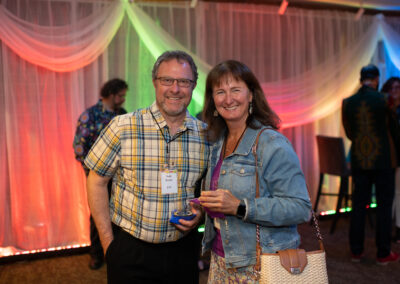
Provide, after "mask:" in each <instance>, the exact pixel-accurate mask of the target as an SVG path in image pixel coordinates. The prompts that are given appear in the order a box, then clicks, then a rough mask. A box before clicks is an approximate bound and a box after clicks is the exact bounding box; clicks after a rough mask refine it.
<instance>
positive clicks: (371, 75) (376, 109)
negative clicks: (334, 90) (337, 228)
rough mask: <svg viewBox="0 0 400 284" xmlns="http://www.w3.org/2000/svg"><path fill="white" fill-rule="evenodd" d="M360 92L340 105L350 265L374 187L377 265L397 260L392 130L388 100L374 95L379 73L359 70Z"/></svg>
mask: <svg viewBox="0 0 400 284" xmlns="http://www.w3.org/2000/svg"><path fill="white" fill-rule="evenodd" d="M360 82H361V84H362V86H361V88H360V89H359V90H358V92H357V93H356V94H354V95H353V96H351V97H349V98H347V99H345V100H343V105H342V120H343V126H344V129H345V131H346V135H347V137H348V138H349V139H350V140H351V142H352V143H351V150H350V151H351V169H352V176H353V182H354V192H353V194H352V213H351V220H350V248H351V253H352V261H353V262H359V261H360V260H361V258H362V257H363V255H364V227H365V214H366V206H367V205H369V204H370V202H371V192H372V184H375V196H376V201H377V209H376V219H377V222H376V245H377V259H376V263H377V264H379V265H386V264H388V263H389V262H394V261H398V259H399V255H398V254H397V253H395V252H392V251H391V243H390V241H391V228H392V227H391V226H392V202H393V196H394V169H395V167H396V149H395V144H394V143H393V141H394V138H395V135H396V133H395V129H394V128H393V126H394V124H393V121H392V118H393V116H391V115H390V110H389V107H388V104H387V99H386V98H385V96H384V95H383V94H382V93H379V92H378V91H377V88H378V85H379V70H378V68H377V67H376V66H374V65H368V66H365V67H363V68H362V69H361V78H360Z"/></svg>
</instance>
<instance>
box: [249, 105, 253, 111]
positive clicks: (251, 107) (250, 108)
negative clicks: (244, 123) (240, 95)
mask: <svg viewBox="0 0 400 284" xmlns="http://www.w3.org/2000/svg"><path fill="white" fill-rule="evenodd" d="M252 113H253V102H250V104H249V114H252Z"/></svg>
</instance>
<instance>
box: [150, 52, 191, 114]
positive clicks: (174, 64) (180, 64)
mask: <svg viewBox="0 0 400 284" xmlns="http://www.w3.org/2000/svg"><path fill="white" fill-rule="evenodd" d="M156 77H157V78H171V79H189V80H193V73H192V69H191V67H190V65H189V63H188V62H187V61H177V60H176V59H171V60H169V61H164V62H162V63H161V64H160V66H159V68H158V71H157V75H156ZM153 85H154V88H155V91H156V103H157V106H158V108H159V109H160V111H161V113H162V115H163V116H164V118H166V119H174V118H176V117H181V116H182V117H184V116H185V115H186V108H187V106H188V105H189V103H190V100H191V99H192V92H193V89H194V88H195V86H196V84H194V83H191V84H190V86H188V87H180V86H179V85H178V82H177V81H176V80H175V81H174V82H173V84H172V85H171V86H165V85H163V84H162V83H161V80H160V79H155V80H153Z"/></svg>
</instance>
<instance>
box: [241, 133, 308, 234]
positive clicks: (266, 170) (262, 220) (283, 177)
mask: <svg viewBox="0 0 400 284" xmlns="http://www.w3.org/2000/svg"><path fill="white" fill-rule="evenodd" d="M257 155H258V160H260V161H261V165H260V166H259V168H258V169H257V170H258V173H259V180H260V197H259V198H256V199H247V200H245V203H246V205H247V213H246V218H245V221H248V222H254V223H258V224H260V225H263V226H290V225H295V224H300V223H303V222H307V221H308V220H309V218H310V216H311V214H310V210H311V202H310V198H309V195H308V190H307V186H306V182H305V179H304V175H303V172H302V171H301V168H300V163H299V160H298V158H297V155H296V153H295V152H294V150H293V148H292V146H291V144H290V143H289V141H288V140H287V139H286V138H285V137H284V136H283V135H281V134H279V133H276V134H273V135H264V133H263V134H262V135H261V137H260V141H259V145H258V148H257Z"/></svg>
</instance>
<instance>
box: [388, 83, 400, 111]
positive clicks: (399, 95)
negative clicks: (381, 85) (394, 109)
mask: <svg viewBox="0 0 400 284" xmlns="http://www.w3.org/2000/svg"><path fill="white" fill-rule="evenodd" d="M389 95H391V96H392V97H393V100H394V102H395V104H396V105H398V104H400V82H399V81H394V82H393V84H392V87H391V89H390V91H389Z"/></svg>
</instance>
